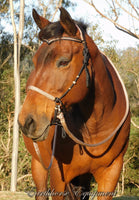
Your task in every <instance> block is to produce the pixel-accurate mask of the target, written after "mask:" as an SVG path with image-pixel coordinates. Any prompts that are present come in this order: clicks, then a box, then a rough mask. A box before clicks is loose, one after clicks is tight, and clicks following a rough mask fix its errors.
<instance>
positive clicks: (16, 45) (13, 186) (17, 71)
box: [9, 0, 24, 192]
mask: <svg viewBox="0 0 139 200" xmlns="http://www.w3.org/2000/svg"><path fill="white" fill-rule="evenodd" d="M9 3H10V9H11V20H12V25H13V31H14V84H15V111H14V126H13V151H12V173H11V191H12V192H15V191H16V185H17V160H18V140H19V126H18V122H17V120H18V114H19V109H20V48H21V41H22V35H23V27H24V0H20V23H19V34H18V36H17V32H16V25H15V22H14V8H13V1H12V0H9Z"/></svg>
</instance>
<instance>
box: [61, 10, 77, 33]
mask: <svg viewBox="0 0 139 200" xmlns="http://www.w3.org/2000/svg"><path fill="white" fill-rule="evenodd" d="M59 9H60V24H61V25H62V27H63V28H64V30H65V32H66V33H67V34H68V35H76V32H77V27H76V25H75V22H74V20H73V19H72V18H71V16H70V14H69V13H68V12H67V11H66V10H65V9H64V8H63V7H61V8H59Z"/></svg>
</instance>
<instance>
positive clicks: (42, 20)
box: [32, 9, 50, 29]
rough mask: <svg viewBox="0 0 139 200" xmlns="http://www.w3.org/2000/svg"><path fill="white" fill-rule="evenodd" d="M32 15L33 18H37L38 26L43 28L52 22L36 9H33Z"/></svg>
mask: <svg viewBox="0 0 139 200" xmlns="http://www.w3.org/2000/svg"><path fill="white" fill-rule="evenodd" d="M32 15H33V18H34V20H35V22H36V24H37V26H38V27H39V28H40V29H43V28H44V27H45V26H47V25H48V24H49V23H50V22H49V21H48V20H47V19H45V18H43V17H41V16H40V15H39V14H38V13H37V11H36V10H35V9H33V10H32Z"/></svg>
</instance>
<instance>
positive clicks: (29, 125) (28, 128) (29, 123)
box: [20, 115, 36, 135]
mask: <svg viewBox="0 0 139 200" xmlns="http://www.w3.org/2000/svg"><path fill="white" fill-rule="evenodd" d="M20 127H21V126H20ZM21 129H22V131H23V133H24V134H26V135H28V134H32V133H33V132H35V130H36V122H35V120H34V119H33V117H32V116H30V115H29V116H28V117H27V118H26V121H25V124H24V126H23V127H21Z"/></svg>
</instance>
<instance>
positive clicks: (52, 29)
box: [39, 21, 87, 41]
mask: <svg viewBox="0 0 139 200" xmlns="http://www.w3.org/2000/svg"><path fill="white" fill-rule="evenodd" d="M76 24H77V25H78V26H79V27H80V29H81V30H82V31H83V33H84V32H86V29H87V25H86V24H85V23H83V22H76ZM63 33H64V28H63V27H62V26H61V24H60V22H59V21H58V22H53V23H50V24H48V25H47V26H46V27H45V28H44V29H42V30H41V31H40V32H39V39H40V40H42V41H43V40H44V39H47V40H48V39H50V38H54V37H55V38H57V37H59V38H60V37H61V36H62V34H63Z"/></svg>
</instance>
